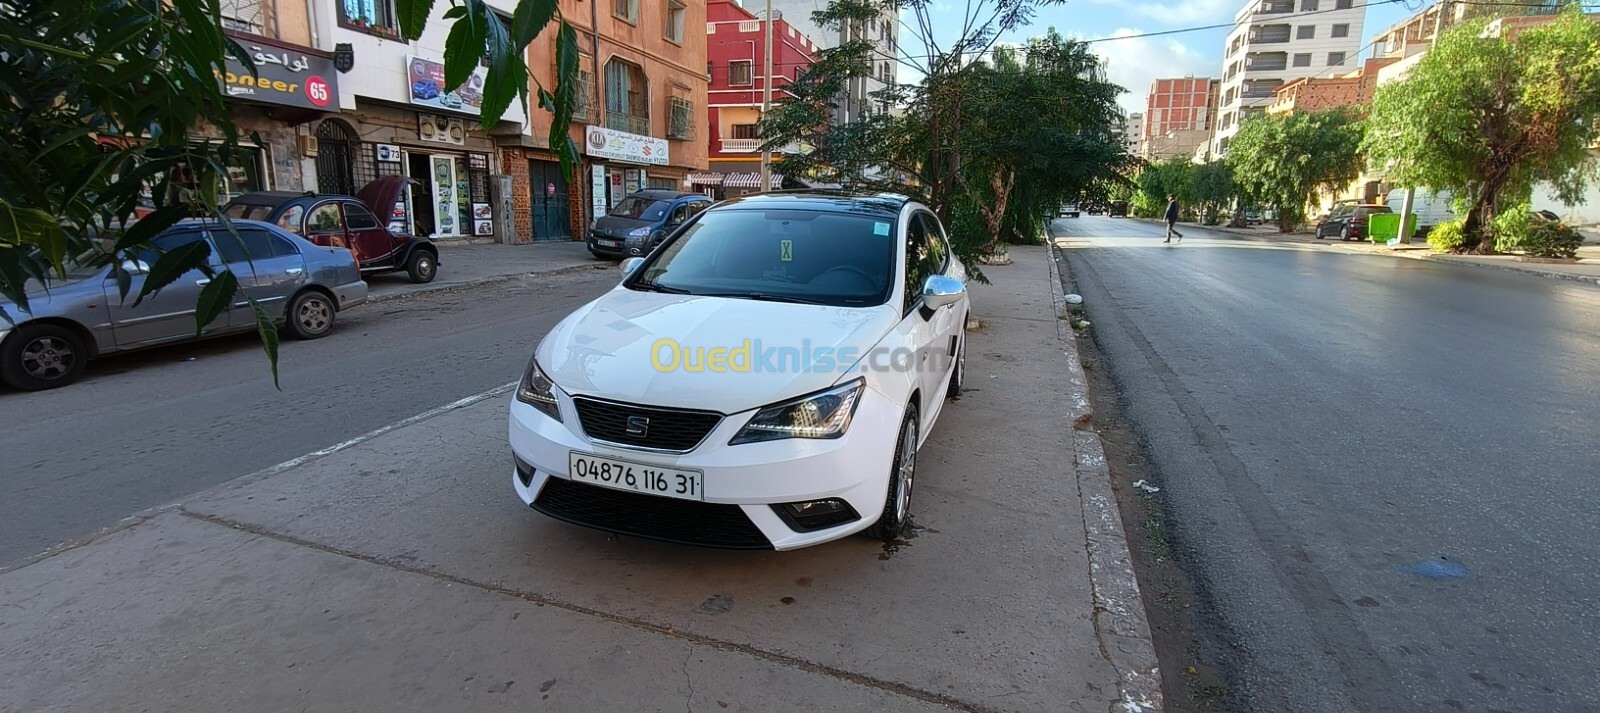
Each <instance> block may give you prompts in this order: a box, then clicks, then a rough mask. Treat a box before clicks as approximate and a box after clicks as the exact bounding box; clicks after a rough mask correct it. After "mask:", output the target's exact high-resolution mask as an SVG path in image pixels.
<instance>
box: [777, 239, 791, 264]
mask: <svg viewBox="0 0 1600 713" xmlns="http://www.w3.org/2000/svg"><path fill="white" fill-rule="evenodd" d="M778 259H779V260H782V261H784V262H793V261H794V241H793V240H784V241H781V242H779V243H778Z"/></svg>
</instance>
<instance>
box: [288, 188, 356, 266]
mask: <svg viewBox="0 0 1600 713" xmlns="http://www.w3.org/2000/svg"><path fill="white" fill-rule="evenodd" d="M300 234H301V235H303V236H305V239H306V240H310V241H311V242H313V243H316V244H318V245H324V246H327V247H330V248H347V249H349V250H350V251H351V252H355V248H354V247H353V246H352V245H350V236H349V234H348V233H347V232H346V231H345V228H344V211H342V210H340V209H339V201H323V202H321V203H318V204H316V205H315V206H312V207H311V209H310V210H309V211H307V212H306V222H305V229H303V230H301V231H300ZM356 262H358V263H360V262H362V259H361V254H360V253H356Z"/></svg>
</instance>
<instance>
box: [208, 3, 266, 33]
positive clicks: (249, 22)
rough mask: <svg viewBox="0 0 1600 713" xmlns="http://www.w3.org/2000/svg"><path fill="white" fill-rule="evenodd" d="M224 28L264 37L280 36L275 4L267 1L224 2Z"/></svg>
mask: <svg viewBox="0 0 1600 713" xmlns="http://www.w3.org/2000/svg"><path fill="white" fill-rule="evenodd" d="M221 7H222V28H223V29H225V30H233V31H235V32H246V33H249V34H252V35H261V36H262V37H277V36H278V18H277V16H276V15H275V14H274V13H273V10H275V9H277V6H276V4H275V3H271V2H267V0H222V6H221Z"/></svg>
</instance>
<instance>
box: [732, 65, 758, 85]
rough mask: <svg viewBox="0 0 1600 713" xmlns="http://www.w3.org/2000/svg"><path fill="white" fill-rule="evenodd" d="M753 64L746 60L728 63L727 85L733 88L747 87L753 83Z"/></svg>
mask: <svg viewBox="0 0 1600 713" xmlns="http://www.w3.org/2000/svg"><path fill="white" fill-rule="evenodd" d="M754 67H755V62H753V61H751V60H748V59H741V60H734V61H732V62H729V63H728V84H729V85H731V86H735V87H748V86H750V85H751V84H754V83H755V81H754V79H753V77H752V76H751V72H752V71H753V69H754Z"/></svg>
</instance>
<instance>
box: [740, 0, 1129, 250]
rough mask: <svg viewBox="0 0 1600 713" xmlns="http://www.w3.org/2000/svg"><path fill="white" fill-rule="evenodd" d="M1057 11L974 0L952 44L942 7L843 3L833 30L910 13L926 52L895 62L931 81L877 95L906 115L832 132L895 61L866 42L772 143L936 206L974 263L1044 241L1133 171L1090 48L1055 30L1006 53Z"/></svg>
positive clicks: (834, 54)
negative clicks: (1024, 29)
mask: <svg viewBox="0 0 1600 713" xmlns="http://www.w3.org/2000/svg"><path fill="white" fill-rule="evenodd" d="M1052 2H1054V0H968V3H967V5H966V8H965V15H964V17H965V18H967V19H966V22H965V23H964V24H963V26H962V30H961V34H960V36H959V37H956V38H953V40H951V41H949V42H947V43H941V42H940V41H939V38H935V37H934V36H933V29H932V28H933V27H934V26H935V24H940V23H936V22H935V20H934V17H933V13H934V12H935V10H934V5H933V3H932V2H931V1H930V0H833V2H831V3H830V4H829V5H828V6H827V8H826V9H825V10H823V11H820V12H817V13H815V14H814V16H813V19H814V20H815V21H817V22H818V23H819V24H821V25H823V26H825V27H829V28H834V29H839V28H848V27H852V26H853V25H852V23H858V22H865V21H868V20H870V19H872V18H876V17H878V16H879V13H880V12H882V11H884V10H889V11H893V12H897V13H900V16H901V17H902V25H903V26H904V27H906V28H908V29H907V31H908V32H910V33H911V34H912V35H913V36H914V39H915V41H914V42H913V41H903V42H901V43H900V44H899V47H898V48H897V53H896V56H895V57H892V58H889V59H891V60H892V61H898V62H900V63H901V64H903V65H905V66H907V67H909V68H910V69H912V70H914V71H915V72H916V73H917V74H919V75H921V78H920V79H919V81H916V82H914V83H908V84H902V85H898V86H895V87H892V88H890V89H888V90H885V91H883V92H879V93H877V94H876V95H875V96H874V97H873V99H874V100H875V101H879V102H883V103H886V104H890V105H894V106H897V107H900V108H901V109H903V111H897V112H883V111H879V112H873V113H871V114H869V115H868V116H866V117H863V118H862V119H861V120H859V121H855V122H852V123H850V124H846V125H839V126H834V125H830V119H831V116H832V113H833V110H834V109H835V108H836V106H837V104H838V98H839V97H840V96H841V95H842V94H843V92H844V90H845V88H846V87H847V86H848V85H849V82H850V80H851V79H853V78H856V77H865V76H871V75H872V67H873V66H875V65H876V64H878V63H881V61H882V60H883V59H884V58H883V57H879V56H876V55H875V54H874V52H875V50H874V49H873V47H872V45H870V44H868V43H866V42H862V41H852V42H845V43H843V44H841V45H840V46H839V47H836V48H832V49H826V50H822V51H821V52H819V53H818V55H817V59H816V61H815V62H814V63H813V64H812V65H811V67H810V68H809V69H808V70H807V72H806V74H805V75H804V76H803V78H802V79H801V80H799V81H798V82H796V83H794V84H793V85H792V86H791V92H792V93H793V95H794V96H793V97H792V98H786V99H785V100H783V101H781V102H780V103H779V105H778V106H777V107H776V108H775V109H774V110H773V111H772V112H770V113H769V114H768V115H767V116H766V117H765V118H764V119H763V121H762V124H761V129H760V131H761V136H762V138H763V139H764V140H765V142H766V145H767V146H769V147H773V148H777V147H781V146H785V145H790V144H794V145H802V146H809V147H811V148H812V150H811V151H809V152H806V153H795V154H788V155H785V156H784V157H783V161H784V172H785V173H786V174H789V175H810V176H814V177H817V178H819V179H821V180H825V181H830V182H837V183H842V184H844V185H846V186H850V187H853V188H861V189H867V190H889V191H896V192H900V193H908V194H911V195H912V196H913V197H915V198H917V199H919V200H922V201H923V202H926V203H927V204H928V205H929V206H930V207H932V208H933V210H934V211H935V212H936V213H938V215H939V217H940V219H941V220H943V221H944V223H945V224H946V225H948V226H951V231H950V232H951V237H952V242H953V244H954V247H955V249H956V251H957V253H958V254H959V255H961V256H962V257H963V258H964V259H965V260H967V262H968V263H969V264H970V263H973V262H974V261H976V260H977V259H978V258H981V257H983V256H985V255H987V254H989V253H990V252H992V251H993V250H995V249H996V248H997V246H998V245H999V243H1000V241H1002V240H1005V239H1017V238H1023V239H1029V238H1032V236H1035V235H1037V233H1038V230H1039V228H1040V227H1042V225H1041V224H1042V220H1043V216H1044V215H1045V214H1046V213H1050V214H1053V211H1054V210H1055V209H1056V208H1057V207H1058V206H1059V205H1060V204H1061V203H1062V202H1065V201H1067V200H1071V199H1075V198H1077V197H1079V196H1081V195H1082V194H1083V192H1084V191H1085V190H1086V189H1089V188H1091V187H1095V186H1102V185H1103V184H1105V183H1107V182H1109V181H1111V180H1112V179H1114V178H1115V177H1116V176H1117V175H1118V172H1119V171H1121V170H1122V169H1123V166H1124V165H1125V163H1126V162H1127V160H1128V157H1127V156H1126V154H1125V153H1124V152H1123V150H1122V148H1121V147H1120V145H1119V144H1118V143H1117V140H1116V138H1115V137H1114V136H1113V135H1112V134H1111V131H1110V126H1111V124H1112V123H1113V122H1112V119H1113V117H1114V115H1115V114H1114V113H1115V110H1116V107H1115V103H1114V102H1115V99H1116V96H1117V94H1118V93H1119V92H1120V91H1121V89H1120V88H1118V87H1116V86H1115V85H1112V84H1109V83H1107V82H1105V81H1104V79H1103V78H1102V77H1101V75H1100V73H1099V72H1098V62H1097V59H1096V58H1095V57H1094V55H1093V54H1092V53H1090V52H1089V51H1088V49H1087V47H1086V46H1085V45H1083V44H1082V43H1079V42H1074V41H1070V40H1066V39H1063V38H1061V37H1060V36H1059V35H1057V34H1056V33H1055V32H1054V31H1050V32H1049V33H1047V34H1045V35H1044V36H1042V37H1038V38H1035V39H1033V40H1031V41H1030V42H1028V43H1026V44H1024V45H1023V46H1021V47H1017V48H1000V49H996V48H995V46H994V45H995V41H996V39H997V38H998V37H999V36H1000V34H1002V33H1004V32H1006V31H1010V30H1013V29H1016V28H1018V27H1021V26H1022V25H1025V24H1026V22H1027V20H1028V19H1029V17H1031V15H1032V12H1033V10H1034V9H1035V8H1036V7H1037V6H1039V5H1044V4H1050V3H1052ZM918 48H920V51H916V52H914V50H916V49H918ZM901 176H905V177H909V178H911V179H912V182H909V183H908V182H903V181H900V180H898V179H899V177H901Z"/></svg>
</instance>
